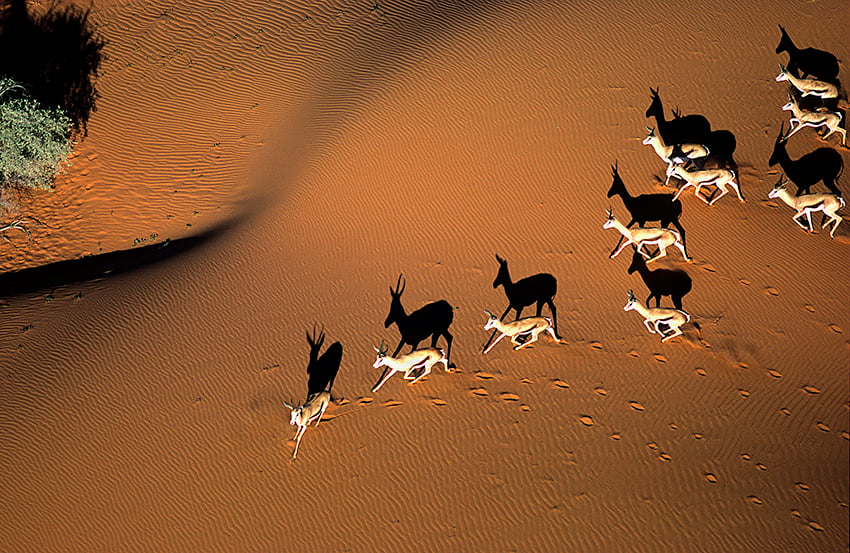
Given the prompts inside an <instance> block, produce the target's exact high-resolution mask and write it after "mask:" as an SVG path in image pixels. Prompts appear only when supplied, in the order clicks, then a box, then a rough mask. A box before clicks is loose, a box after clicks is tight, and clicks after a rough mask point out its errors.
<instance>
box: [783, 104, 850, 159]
mask: <svg viewBox="0 0 850 553" xmlns="http://www.w3.org/2000/svg"><path fill="white" fill-rule="evenodd" d="M782 109H783V110H785V111H790V112H791V114H792V117H791V128H790V129H788V134H786V135H785V140H788V139H789V138H791V136H793V135H794V134H796V133H797V131H799V130H800V129H802V128H803V127H814V128H817V127H823V126H826V128H827V129H829V132H828V133H826V134H824V135H823V136H822V137H821V138H823V139H824V140H826V139H827V138H828V137H829V136H830V135H831V134H832V133H834V132H836V131H838V132H839V133H841V144H842V145H844V146H846V145H847V131H846V130H844V129H842V128H841V119H842V115H841V113H840V112H834V111H806V110H803V109H801V108H800V106H799V104H797V101H796V99H795V98H794V96H793V95H792V94H789V95H788V103H787V104H785V105H784V106H782ZM795 123H796V124H797V126H796V127H795V126H794V124H795Z"/></svg>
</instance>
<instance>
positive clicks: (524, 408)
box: [519, 404, 531, 411]
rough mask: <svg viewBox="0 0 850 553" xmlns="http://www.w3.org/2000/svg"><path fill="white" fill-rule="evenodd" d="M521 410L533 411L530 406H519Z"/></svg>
mask: <svg viewBox="0 0 850 553" xmlns="http://www.w3.org/2000/svg"><path fill="white" fill-rule="evenodd" d="M519 408H520V409H522V410H523V411H531V406H530V405H525V404H522V405H520V406H519Z"/></svg>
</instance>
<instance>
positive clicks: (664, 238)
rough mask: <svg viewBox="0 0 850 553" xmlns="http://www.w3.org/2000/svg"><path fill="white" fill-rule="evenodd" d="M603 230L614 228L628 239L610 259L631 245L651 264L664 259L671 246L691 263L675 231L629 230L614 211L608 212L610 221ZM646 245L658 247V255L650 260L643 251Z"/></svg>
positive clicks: (680, 237) (663, 229) (664, 229)
mask: <svg viewBox="0 0 850 553" xmlns="http://www.w3.org/2000/svg"><path fill="white" fill-rule="evenodd" d="M602 228H606V229H609V228H614V229H617V230H618V231H619V232H620V234H622V235H623V236H624V237H625V238H626V239H625V240H623V243H622V245H621V246H620V247H619V248H618V249H617V251H615V252H614V253H612V254H611V255H609V256H608V257H609V258H611V259H613V258H615V257H617V256H618V255H619V254H620V252H621V251H623V248H625V247H626V246H628V245H629V244H634V245H635V247H636V248H637V251H638V252H639V253H640V254H641V255H642V256H644V257H646V258H647V260H646V262H647V263H651V262H653V261H655V260H656V259H658V258H660V257H664V256H665V255H667V248H669V247H670V246H676V247H677V248H679V251H681V252H682V256H683V257H684V258H685V260H686V261H690V260H691V258H690V257H688V254H686V253H685V246H684V245H683V244H682V236H681V235H680V234H679V233H678V232H676V231H675V230H670V229H666V228H640V227H638V228H632V229H630V228H627V227H626V225H624V224H623V223H621V222H620V221H618V220H617V219H615V218H614V212H613V211H612V210H610V209H609V210H608V219H607V220H606V221H605V224H604V225H602ZM644 245H650V246H658V255H656V256H655V257H652V258H650V257H649V254H647V253H646V252H644V251H643V246H644Z"/></svg>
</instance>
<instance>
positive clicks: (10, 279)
mask: <svg viewBox="0 0 850 553" xmlns="http://www.w3.org/2000/svg"><path fill="white" fill-rule="evenodd" d="M231 227H232V224H230V223H226V224H222V225H219V226H217V227H214V228H213V229H211V230H209V231H206V232H204V233H202V234H198V235H196V236H189V237H186V238H179V239H177V240H166V241H165V242H161V243H159V244H151V245H150V246H144V247H140V248H133V249H131V250H121V251H115V252H109V253H104V254H99V255H89V256H84V257H81V258H78V259H70V260H66V261H57V262H56V263H50V264H48V265H43V266H41V267H31V268H27V269H22V270H20V271H9V272H7V273H3V274H0V298H8V297H12V296H18V295H22V294H31V293H33V292H39V291H41V290H52V289H54V288H59V287H61V286H67V285H69V284H75V283H78V282H89V281H92V280H97V279H101V278H104V277H107V276H112V275H118V274H121V273H127V272H130V271H133V270H136V269H141V268H143V267H150V266H153V265H156V264H158V263H161V262H163V261H167V260H169V259H172V258H174V257H176V256H178V255H181V254H184V253H186V252H188V251H190V250H193V249H195V248H197V247H199V246H202V245H204V244H207V243H209V242H211V241H213V240H214V239H216V238H218V237H220V236H221V235H223V234H224V233H225V231H227V230H228V229H230V228H231Z"/></svg>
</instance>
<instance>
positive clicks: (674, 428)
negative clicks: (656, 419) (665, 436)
mask: <svg viewBox="0 0 850 553" xmlns="http://www.w3.org/2000/svg"><path fill="white" fill-rule="evenodd" d="M668 428H670V430H673V431H676V430H678V429H679V426H678V425H677V424H676V423H675V422H671V423H670V426H669V427H668Z"/></svg>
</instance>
